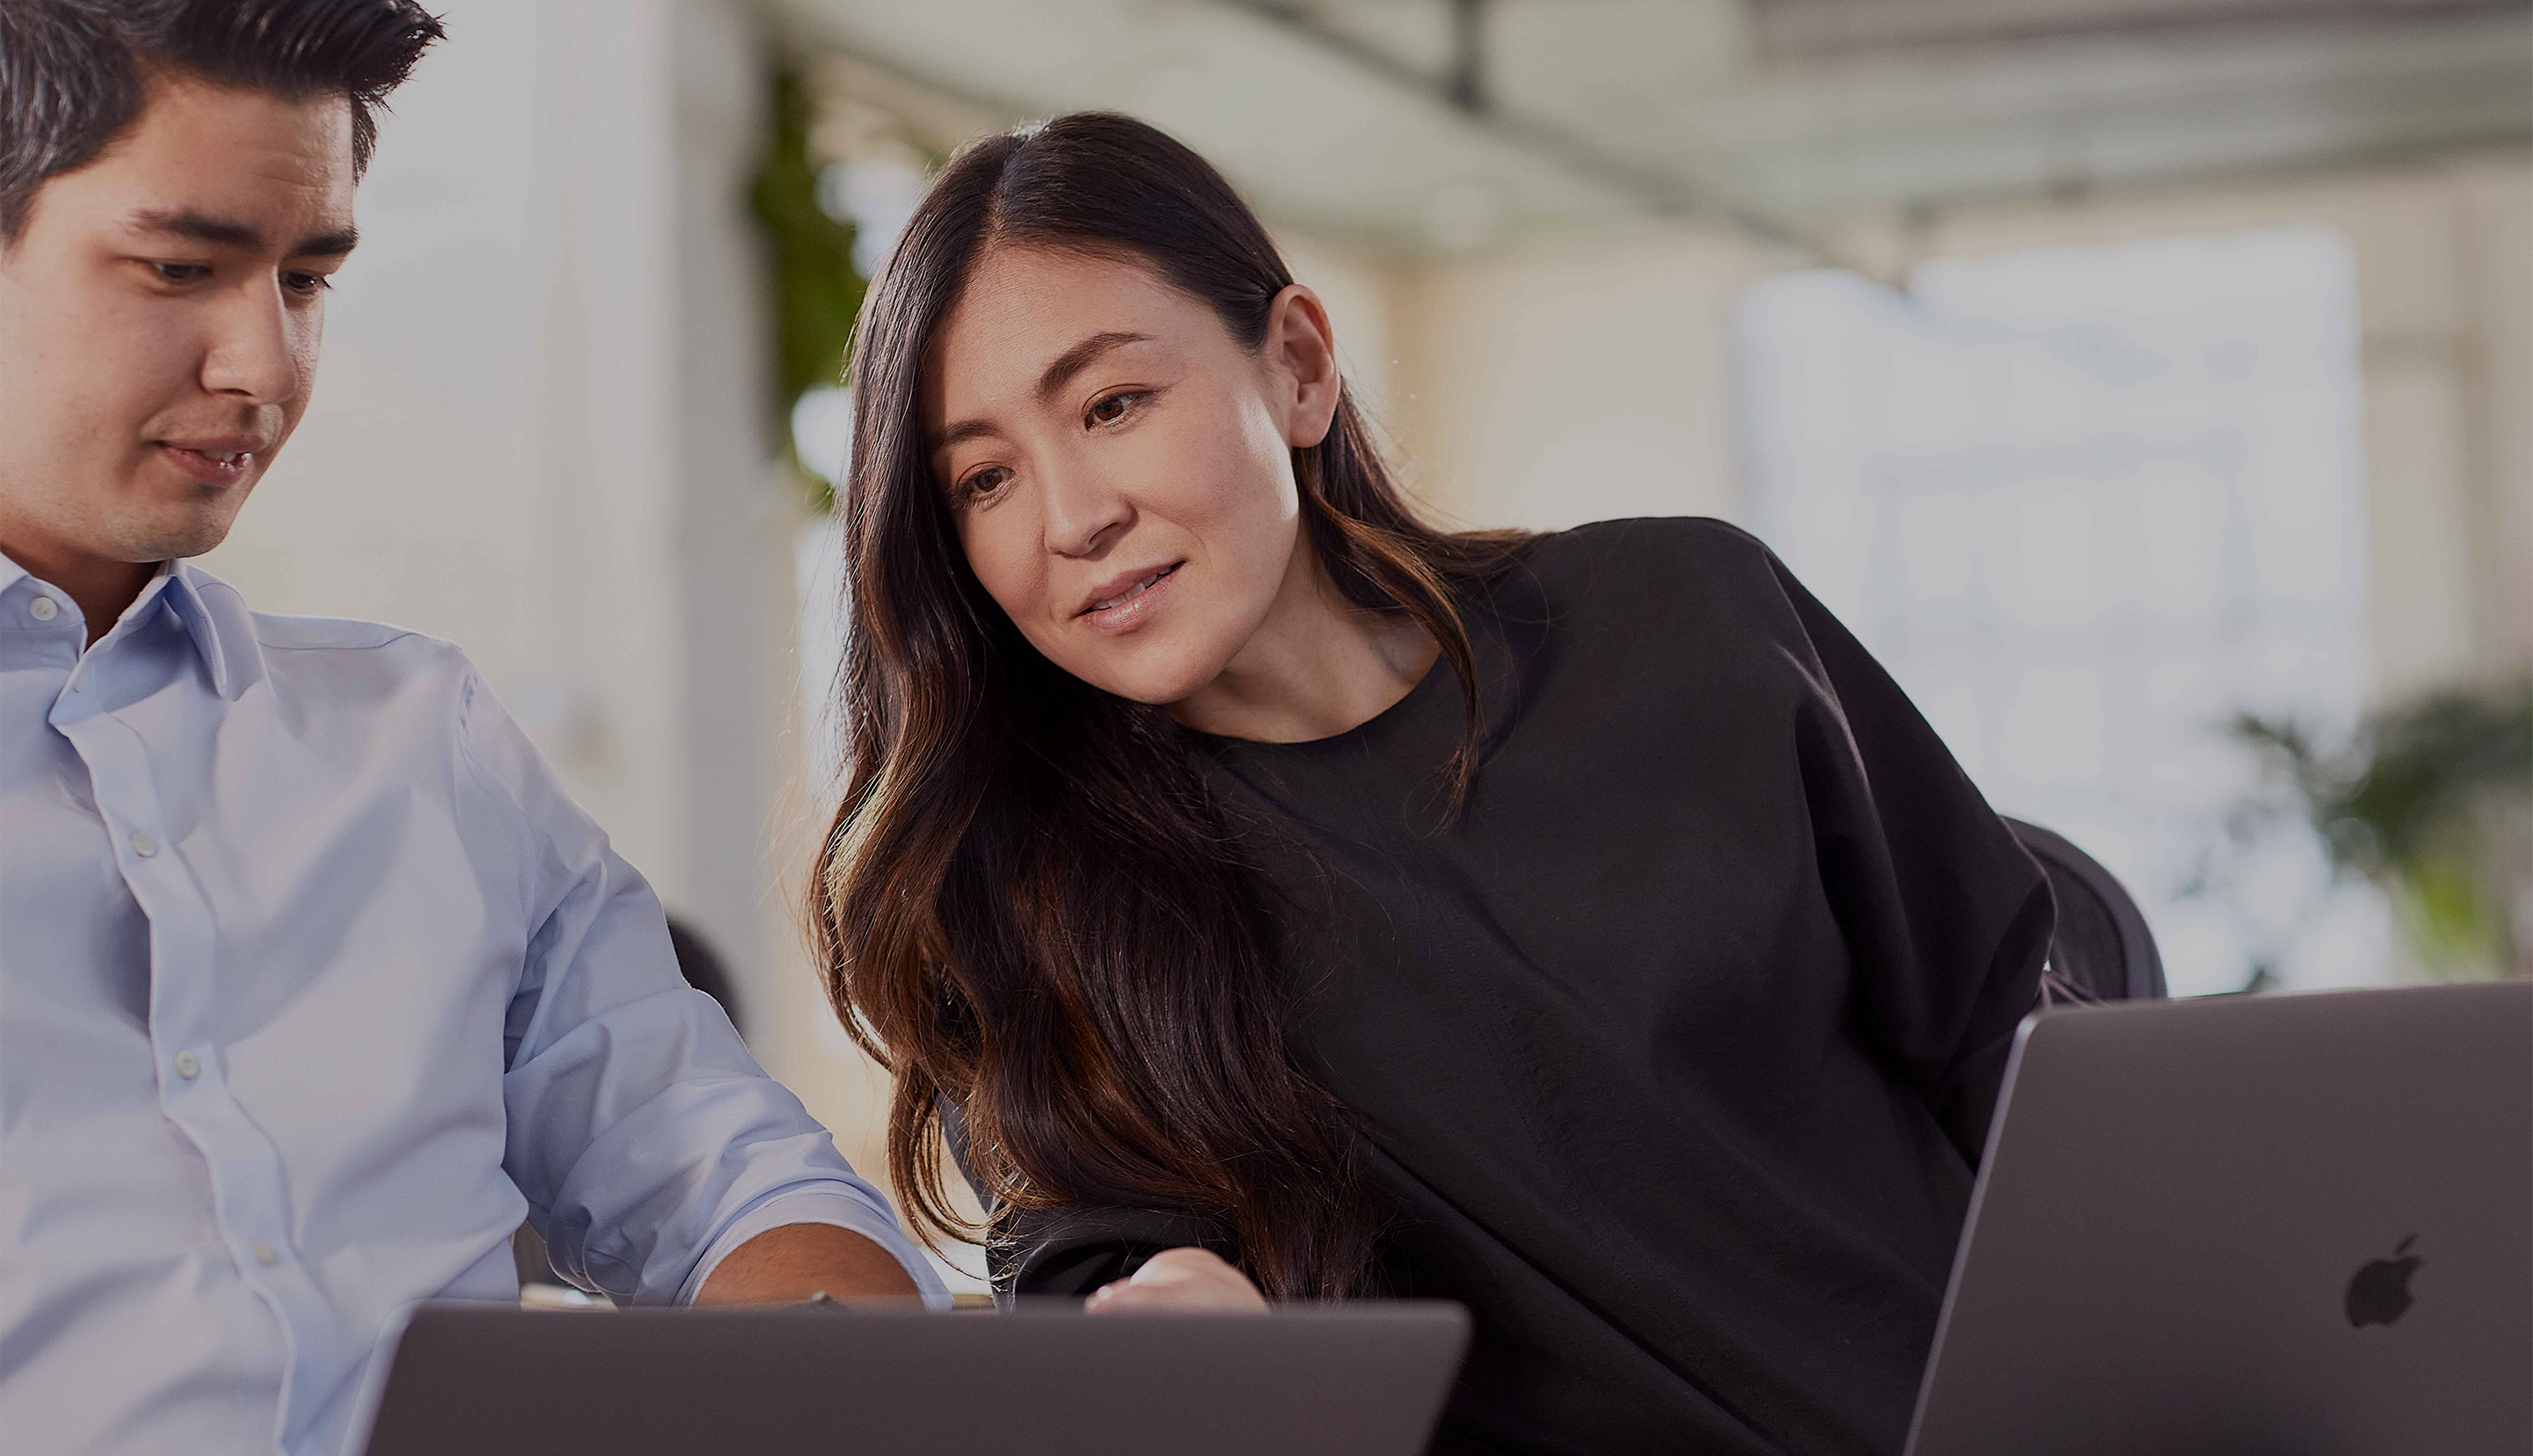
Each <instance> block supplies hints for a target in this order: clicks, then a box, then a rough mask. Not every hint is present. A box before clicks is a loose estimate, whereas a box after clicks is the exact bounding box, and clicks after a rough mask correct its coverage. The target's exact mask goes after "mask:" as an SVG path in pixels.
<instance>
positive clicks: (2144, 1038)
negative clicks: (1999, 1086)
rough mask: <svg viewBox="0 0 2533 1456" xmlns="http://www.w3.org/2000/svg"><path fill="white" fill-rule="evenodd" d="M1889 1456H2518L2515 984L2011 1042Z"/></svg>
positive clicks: (2529, 1296)
mask: <svg viewBox="0 0 2533 1456" xmlns="http://www.w3.org/2000/svg"><path fill="white" fill-rule="evenodd" d="M2006 1084H2007V1090H2006V1096H2005V1102H2004V1107H2003V1111H2002V1112H2001V1113H2000V1115H1999V1117H1998V1120H1997V1124H1996V1126H1995V1128H1994V1129H1993V1130H1992V1132H1991V1134H1990V1137H1989V1142H1988V1149H1987V1156H1986V1159H1985V1160H1984V1163H1983V1165H1982V1167H1981V1169H1980V1172H1979V1177H1978V1183H1977V1187H1976V1190H1975V1191H1974V1193H1973V1198H1972V1205H1971V1215H1970V1223H1969V1226H1968V1228H1967V1229H1966V1230H1965V1232H1964V1235H1963V1245H1962V1254H1961V1257H1960V1258H1959V1259H1958V1260H1957V1261H1956V1262H1955V1266H1954V1271H1953V1279H1952V1287H1951V1290H1950V1291H1949V1293H1948V1294H1947V1295H1946V1297H1945V1301H1944V1309H1943V1314H1942V1318H1941V1322H1940V1323H1939V1324H1938V1326H1937V1329H1936V1335H1935V1353H1934V1358H1933V1361H1932V1362H1931V1363H1930V1365H1929V1366H1928V1368H1927V1371H1926V1377H1925V1384H1924V1386H1923V1388H1922V1390H1921V1393H1920V1396H1919V1399H1918V1405H1917V1415H1916V1420H1915V1423H1914V1429H1913V1430H1912V1432H1911V1435H1910V1442H1909V1453H1910V1456H1973V1453H1978V1456H1995V1453H2000V1452H2013V1453H2017V1456H2140V1453H2158V1456H2197V1453H2209V1456H2214V1453H2223V1456H2526V1453H2527V1452H2533V982H2528V981H2510V982H2498V983H2488V984H2478V985H2452V986H2433V987H2419V988H2412V989H2402V990H2386V991H2339V992H2322V993H2316V994H2309V995H2285V996H2265V997H2241V998H2235V997H2228V998H2221V999H2212V1000H2209V1001H2199V1002H2186V1001H2185V1002H2154V1003H2132V1004H2126V1005H2117V1006H2108V1007H2100V1008H2091V1009H2084V1010H2076V1011H2058V1012H2049V1013H2044V1014H2042V1015H2039V1016H2035V1017H2033V1018H2032V1019H2030V1020H2027V1021H2026V1022H2025V1023H2024V1026H2023V1029H2022V1031H2021V1033H2020V1035H2019V1037H2018V1039H2017V1043H2016V1046H2015V1050H2014V1056H2013V1061H2012V1063H2011V1064H2010V1066H2009V1067H2008V1070H2007V1073H2006Z"/></svg>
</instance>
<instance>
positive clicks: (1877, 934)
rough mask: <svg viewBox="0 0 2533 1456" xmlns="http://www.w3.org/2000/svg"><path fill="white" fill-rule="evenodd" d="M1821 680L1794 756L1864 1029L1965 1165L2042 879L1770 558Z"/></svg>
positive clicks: (2043, 915)
mask: <svg viewBox="0 0 2533 1456" xmlns="http://www.w3.org/2000/svg"><path fill="white" fill-rule="evenodd" d="M1768 560H1769V564H1770V567H1771V569H1772V570H1773V571H1774V572H1775V573H1776V577H1777V581H1778V584H1779V586H1780V587H1781V588H1782V590H1783V591H1784V593H1785V597H1786V600H1787V602H1788V603H1789V604H1790V606H1791V607H1792V609H1793V614H1794V619H1795V622H1796V624H1797V628H1798V629H1799V632H1800V635H1801V638H1802V641H1801V642H1800V643H1799V644H1796V646H1797V653H1798V656H1808V657H1809V658H1810V660H1811V662H1810V664H1807V665H1806V667H1807V669H1808V668H1810V667H1813V666H1815V665H1816V668H1817V672H1816V675H1814V676H1813V679H1812V690H1811V691H1810V692H1808V693H1807V694H1806V696H1805V698H1804V700H1803V701H1801V702H1800V703H1799V704H1798V705H1797V711H1796V728H1795V730H1796V734H1797V756H1798V758H1799V761H1800V765H1801V772H1802V776H1803V786H1804V794H1805V798H1806V801H1807V807H1808V811H1809V813H1810V815H1811V819H1812V827H1813V839H1814V843H1815V845H1816V852H1817V855H1818V862H1819V869H1820V876H1821V882H1822V887H1823V889H1824V890H1825V891H1826V892H1827V895H1828V898H1829V902H1830V903H1831V905H1832V906H1833V908H1834V911H1835V913H1836V915H1837V918H1838V921H1839V926H1840V929H1841V931H1842V932H1843V934H1844V935H1845V937H1846V940H1847V942H1848V947H1849V951H1850V954H1851V957H1852V960H1853V963H1854V965H1855V974H1856V990H1855V996H1856V1015H1857V1021H1858V1031H1859V1035H1860V1036H1861V1037H1862V1038H1863V1040H1864V1041H1865V1042H1866V1043H1867V1044H1868V1045H1870V1046H1873V1047H1875V1048H1876V1049H1878V1050H1879V1051H1880V1052H1881V1053H1882V1055H1884V1056H1886V1057H1887V1058H1888V1059H1889V1060H1890V1062H1891V1064H1892V1065H1893V1066H1894V1067H1895V1068H1896V1069H1897V1070H1898V1071H1899V1072H1900V1074H1901V1075H1902V1077H1904V1079H1905V1080H1906V1081H1907V1082H1908V1083H1909V1084H1910V1085H1912V1086H1914V1088H1915V1089H1916V1091H1917V1093H1918V1095H1920V1096H1921V1097H1923V1098H1924V1099H1925V1101H1926V1104H1927V1106H1928V1107H1929V1108H1930V1109H1931V1110H1932V1112H1933V1113H1934V1115H1935V1117H1936V1120H1937V1121H1938V1122H1939V1123H1940V1124H1941V1125H1942V1127H1943V1129H1944V1132H1945V1133H1946V1135H1947V1136H1950V1137H1951V1139H1952V1141H1953V1143H1954V1144H1955V1145H1956V1146H1957V1147H1959V1148H1960V1149H1961V1151H1962V1154H1963V1156H1964V1157H1966V1158H1968V1159H1969V1160H1970V1162H1971V1164H1972V1165H1973V1167H1975V1166H1976V1165H1977V1163H1978V1161H1979V1158H1980V1155H1981V1153H1982V1151H1983V1150H1984V1147H1985V1144H1986V1140H1987V1130H1988V1122H1989V1119H1990V1117H1991V1116H1992V1115H1993V1113H1994V1112H1995V1110H1996V1102H1997V1097H1998V1094H1999V1091H2000V1086H2001V1083H2002V1081H2003V1078H2004V1075H2005V1063H2006V1057H2007V1054H2008V1052H2009V1051H2010V1050H2011V1048H2012V1044H2013V1037H2014V1029H2015V1027H2016V1025H2017V1024H2018V1023H2020V1022H2021V1021H2022V1019H2023V1018H2024V1017H2025V1016H2026V1015H2027V1014H2029V1013H2030V1012H2031V1011H2032V1007H2033V1005H2034V1003H2035V1001H2036V1000H2037V998H2038V995H2039V983H2040V970H2041V963H2042V961H2043V960H2044V959H2045V957H2046V956H2047V953H2048V947H2049V938H2050V933H2051V929H2052V926H2053V924H2054V920H2055V912H2054V909H2053V906H2052V902H2051V899H2050V893H2049V884H2048V878H2047V876H2046V875H2045V874H2043V872H2042V871H2041V869H2040V867H2039V866H2038V864H2036V863H2035V862H2034V861H2033V860H2032V856H2031V855H2030V854H2029V853H2028V852H2026V850H2025V849H2024V848H2023V845H2022V844H2021V843H2020V842H2018V841H2017V840H2016V839H2015V837H2014V834H2013V831H2012V830H2010V829H2009V828H2008V827H2007V826H2006V824H2005V822H2004V821H2003V820H2002V819H2000V818H1999V817H1998V816H1997V814H1996V812H1995V811H1994V810H1992V809H1990V808H1989V807H1988V805H1987V802H1986V800H1985V799H1983V798H1981V797H1980V796H1979V792H1978V790H1977V788H1975V787H1974V786H1973V785H1972V784H1971V781H1970V778H1969V776H1968V775H1966V774H1964V773H1963V772H1962V769H1961V766H1960V765H1959V764H1957V763H1955V762H1954V760H1953V756H1952V754H1951V753H1950V752H1949V751H1948V750H1947V749H1946V748H1945V747H1944V743H1943V740H1942V739H1941V738H1939V737H1938V736H1936V734H1935V730H1934V729H1933V728H1930V727H1929V726H1928V725H1927V723H1926V721H1925V719H1924V718H1923V717H1921V716H1920V715H1919V714H1918V712H1917V710H1916V707H1915V706H1914V704H1912V703H1911V702H1910V701H1909V698H1908V695H1907V694H1906V693H1904V692H1902V691H1901V689H1900V686H1899V684H1898V683H1896V682H1894V681H1893V680H1892V679H1891V675H1890V674H1889V673H1888V672H1886V671H1884V670H1883V669H1882V666H1881V665H1880V664H1879V663H1877V662H1875V661H1874V660H1873V658H1872V656H1871V654H1869V653H1867V652H1866V651H1865V650H1864V647H1863V645H1862V644H1860V643H1858V642H1857V641H1856V638H1855V636H1854V635H1853V634H1852V633H1850V632H1849V631H1848V630H1847V628H1846V627H1845V626H1844V625H1842V624H1841V623H1840V622H1839V620H1838V619H1837V618H1836V617H1835V616H1833V615H1831V614H1830V612H1829V611H1828V610H1827V609H1826V608H1824V607H1822V606H1821V605H1820V603H1819V602H1818V601H1816V600H1814V599H1813V597H1812V596H1811V594H1810V593H1809V592H1806V591H1805V590H1804V589H1803V588H1802V586H1801V585H1800V584H1799V583H1798V582H1797V581H1796V580H1795V578H1794V575H1793V574H1792V573H1791V572H1789V571H1788V570H1787V569H1786V568H1785V566H1784V564H1783V563H1782V562H1779V561H1777V559H1776V558H1775V557H1774V556H1773V555H1772V556H1770V557H1769V558H1768Z"/></svg>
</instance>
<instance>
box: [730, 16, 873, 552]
mask: <svg viewBox="0 0 2533 1456" xmlns="http://www.w3.org/2000/svg"><path fill="white" fill-rule="evenodd" d="M768 89H769V91H770V92H771V95H772V100H773V106H772V113H773V114H772V117H771V131H770V135H769V136H768V137H767V139H766V147H765V158H764V160H763V161H762V162H761V163H759V164H758V166H757V170H756V181H755V185H754V186H753V188H751V189H750V194H749V203H750V204H751V210H752V211H753V212H754V213H755V215H756V220H757V223H758V224H759V225H760V226H761V227H762V228H763V229H764V232H765V239H766V248H767V252H768V254H769V255H770V256H769V258H768V262H769V264H770V265H769V267H768V269H767V272H768V276H769V278H770V280H771V283H772V288H773V305H774V307H773V315H774V334H775V356H776V357H775V379H776V381H777V385H778V395H777V399H776V406H777V409H778V411H779V414H778V419H777V426H778V434H779V435H780V437H781V438H782V439H783V440H784V446H783V453H784V459H785V461H786V462H787V464H788V465H789V466H790V468H791V470H792V472H793V474H794V475H795V477H797V479H798V480H799V482H800V484H801V487H802V488H803V489H804V490H805V491H807V492H808V494H809V497H810V503H811V504H812V505H814V506H815V507H816V508H817V509H819V510H821V511H824V510H826V509H828V508H829V507H830V506H832V505H833V503H834V499H833V491H834V488H833V487H831V486H830V485H828V484H827V482H826V481H825V479H824V478H823V477H821V476H820V475H819V474H818V473H817V472H815V471H812V470H809V469H806V468H805V467H803V466H802V465H801V463H800V460H799V457H798V456H797V455H796V454H795V453H794V451H793V447H792V444H791V438H792V432H791V429H790V424H791V418H792V409H793V406H795V404H797V403H798V402H799V399H800V396H801V395H802V394H803V393H805V392H807V391H808V390H811V389H815V388H818V387H820V386H822V385H829V384H835V383H838V382H840V381H841V380H842V379H843V374H844V361H845V348H846V345H847V344H848V343H849V342H851V340H852V338H853V332H854V316H855V315H857V314H859V313H860V312H861V307H862V294H863V292H864V291H865V290H866V289H867V288H868V286H869V281H868V280H867V279H865V278H863V277H862V275H861V274H860V273H859V272H857V271H856V270H855V269H854V227H853V224H852V223H850V222H840V221H838V220H837V219H835V218H834V217H831V216H829V215H827V212H826V210H825V209H824V208H823V207H821V206H820V205H819V204H818V178H819V173H820V172H821V170H822V167H821V164H820V161H819V158H818V157H817V156H816V155H815V154H814V153H813V151H812V150H811V147H810V145H809V132H810V126H811V123H812V122H813V121H814V119H815V113H816V102H815V98H814V97H813V96H812V95H811V93H810V89H809V83H808V80H807V78H806V77H805V76H803V75H802V74H801V72H800V68H799V67H798V66H797V65H795V64H793V63H792V62H790V61H788V60H777V61H776V62H775V63H774V68H773V76H772V81H771V85H770V86H769V87H768Z"/></svg>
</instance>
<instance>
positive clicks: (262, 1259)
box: [246, 1239, 281, 1264]
mask: <svg viewBox="0 0 2533 1456" xmlns="http://www.w3.org/2000/svg"><path fill="white" fill-rule="evenodd" d="M246 1252H249V1253H252V1254H254V1255H255V1261H256V1262H257V1263H260V1264H268V1263H270V1262H272V1261H273V1260H274V1259H276V1258H279V1257H280V1256H281V1255H279V1254H277V1253H275V1252H272V1246H271V1245H269V1244H266V1243H265V1242H264V1241H263V1240H262V1239H258V1240H256V1241H255V1242H254V1243H252V1244H250V1245H248V1246H247V1247H246Z"/></svg>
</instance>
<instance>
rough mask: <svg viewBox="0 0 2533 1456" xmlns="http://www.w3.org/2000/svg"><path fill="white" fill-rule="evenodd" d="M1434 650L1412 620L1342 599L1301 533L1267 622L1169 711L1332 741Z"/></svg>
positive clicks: (1223, 728)
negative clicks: (1209, 678)
mask: <svg viewBox="0 0 2533 1456" xmlns="http://www.w3.org/2000/svg"><path fill="white" fill-rule="evenodd" d="M1441 655H1442V648H1441V647H1440V645H1438V644H1437V643H1436V642H1435V641H1434V638H1433V636H1432V634H1430V633H1428V632H1427V631H1426V630H1425V629H1424V628H1423V627H1422V626H1419V625H1418V624H1417V623H1416V620H1415V619H1414V618H1413V617H1409V616H1405V615H1401V614H1396V613H1390V612H1367V611H1365V610H1364V609H1362V608H1360V607H1356V606H1355V605H1353V604H1352V603H1350V602H1348V601H1346V600H1345V598H1344V596H1343V595H1342V594H1341V593H1339V592H1338V591H1337V589H1336V584H1335V583H1334V582H1331V581H1330V580H1328V575H1327V572H1326V571H1325V569H1323V568H1322V567H1321V565H1320V559H1319V553H1316V552H1314V551H1312V550H1311V545H1310V539H1309V538H1308V537H1307V536H1306V537H1304V538H1303V539H1302V540H1301V541H1299V542H1297V543H1296V544H1295V546H1294V549H1293V564H1292V565H1291V566H1290V567H1289V568H1287V569H1286V571H1285V573H1284V584H1283V587H1282V589H1281V590H1280V591H1278V592H1277V594H1276V597H1275V605H1274V606H1273V607H1272V608H1270V609H1269V610H1268V611H1267V619H1266V620H1265V621H1264V622H1262V623H1260V624H1259V627H1258V630H1257V632H1256V633H1255V634H1253V635H1252V636H1251V637H1250V639H1249V641H1248V642H1247V643H1246V644H1245V645H1244V646H1242V648H1241V649H1240V651H1239V652H1238V653H1237V654H1236V655H1234V656H1233V658H1232V660H1231V663H1230V665H1229V666H1228V667H1226V668H1224V669H1223V670H1222V672H1221V674H1220V675H1219V676H1217V677H1215V678H1214V679H1213V680H1212V681H1211V682H1208V683H1207V684H1206V685H1205V686H1203V687H1201V688H1199V689H1197V690H1196V691H1195V692H1193V693H1190V694H1189V695H1188V696H1186V697H1184V698H1181V699H1180V700H1179V701H1177V702H1175V703H1172V704H1171V705H1170V708H1169V711H1170V716H1171V717H1173V718H1175V719H1177V720H1178V721H1179V722H1181V723H1183V724H1186V725H1187V726H1188V727H1189V728H1195V729H1197V730H1198V731H1200V732H1207V733H1213V734H1216V735H1217V736H1220V737H1225V738H1247V739H1250V740H1252V741H1255V742H1261V743H1304V742H1309V741H1310V740H1312V739H1314V738H1329V737H1334V736H1335V735H1337V734H1338V733H1342V732H1344V731H1346V730H1347V729H1349V728H1355V727H1357V726H1358V725H1361V724H1363V723H1365V722H1368V721H1369V720H1371V719H1373V718H1376V717H1378V716H1380V715H1381V714H1382V713H1383V712H1384V711H1385V710H1386V709H1388V708H1389V707H1390V706H1391V705H1392V704H1394V703H1396V702H1397V701H1398V700H1399V699H1400V698H1403V697H1405V696H1407V694H1408V692H1409V691H1410V690H1412V689H1413V688H1414V687H1415V686H1416V684H1417V683H1418V682H1420V681H1422V680H1423V679H1424V677H1425V674H1426V672H1427V671H1429V670H1432V668H1433V666H1434V660H1435V659H1436V658H1437V657H1439V656H1441Z"/></svg>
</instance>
